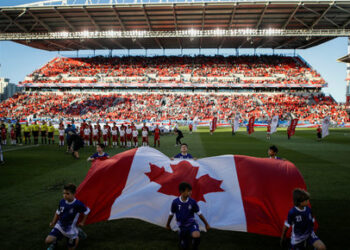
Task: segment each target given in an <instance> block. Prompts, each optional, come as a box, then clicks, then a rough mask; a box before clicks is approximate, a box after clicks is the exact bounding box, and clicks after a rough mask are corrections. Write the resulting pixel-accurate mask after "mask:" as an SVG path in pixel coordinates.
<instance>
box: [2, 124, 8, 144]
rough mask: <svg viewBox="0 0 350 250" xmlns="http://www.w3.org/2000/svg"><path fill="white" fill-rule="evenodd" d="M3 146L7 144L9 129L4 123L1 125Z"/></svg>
mask: <svg viewBox="0 0 350 250" xmlns="http://www.w3.org/2000/svg"><path fill="white" fill-rule="evenodd" d="M1 144H3V145H6V144H7V128H6V125H5V124H4V123H3V124H2V125H1Z"/></svg>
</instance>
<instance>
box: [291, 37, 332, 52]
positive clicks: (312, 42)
mask: <svg viewBox="0 0 350 250" xmlns="http://www.w3.org/2000/svg"><path fill="white" fill-rule="evenodd" d="M323 39H325V38H324V37H320V38H318V39H315V40H313V41H310V42H309V43H307V44H304V45H302V46H299V47H298V48H297V49H304V48H307V47H309V46H310V45H312V44H315V43H318V42H319V41H322V40H323Z"/></svg>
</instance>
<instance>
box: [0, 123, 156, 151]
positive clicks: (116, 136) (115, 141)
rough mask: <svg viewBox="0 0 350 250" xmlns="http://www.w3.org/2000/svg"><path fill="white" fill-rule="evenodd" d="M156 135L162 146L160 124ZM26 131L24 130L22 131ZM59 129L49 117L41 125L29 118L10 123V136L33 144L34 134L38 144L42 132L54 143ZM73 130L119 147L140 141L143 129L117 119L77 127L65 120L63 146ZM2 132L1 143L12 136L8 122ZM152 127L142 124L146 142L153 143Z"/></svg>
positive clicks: (61, 136)
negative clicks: (31, 121)
mask: <svg viewBox="0 0 350 250" xmlns="http://www.w3.org/2000/svg"><path fill="white" fill-rule="evenodd" d="M152 130H153V131H152V132H153V135H154V146H156V144H157V145H158V146H160V134H161V128H160V127H159V126H158V125H156V126H155V127H154V129H152ZM22 131H23V133H22ZM56 131H57V130H56V129H55V127H54V126H53V125H52V123H51V122H49V124H47V123H46V122H45V121H44V122H42V124H41V125H39V124H38V123H37V122H36V121H35V122H34V123H33V124H32V125H29V124H28V122H27V123H26V124H25V125H21V124H19V123H16V124H15V125H11V126H10V138H11V144H12V145H16V144H17V143H22V141H23V139H22V138H23V137H24V143H25V144H31V137H32V138H33V142H34V144H38V142H39V136H40V137H41V143H42V144H47V143H48V144H51V143H52V144H54V143H55V132H56ZM69 131H73V132H74V133H78V131H79V133H78V134H79V135H80V137H81V138H82V139H83V140H84V144H85V145H86V146H90V145H93V146H96V145H97V144H99V143H100V142H101V139H102V142H103V144H104V145H105V146H113V147H116V146H118V145H120V146H122V147H131V146H137V145H138V136H139V131H138V129H137V128H136V126H135V125H134V123H131V125H124V124H122V125H121V126H119V127H118V126H117V125H116V123H113V126H112V127H111V126H110V125H108V124H105V125H104V126H102V128H101V125H100V124H99V123H97V124H95V125H92V124H91V122H89V123H85V122H84V123H82V124H81V126H80V128H79V127H76V126H75V125H74V124H72V125H70V124H68V125H67V127H66V128H65V127H64V124H63V123H61V124H59V127H58V135H59V146H64V143H65V142H64V141H65V136H66V140H67V141H68V137H69V135H68V132H69ZM0 133H1V144H5V145H6V144H7V138H8V129H7V127H6V125H5V124H4V123H2V124H0ZM150 134H151V131H150V129H149V127H148V126H146V123H144V124H143V127H142V128H141V136H142V146H149V139H148V137H149V135H150Z"/></svg>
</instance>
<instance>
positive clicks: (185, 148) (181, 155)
mask: <svg viewBox="0 0 350 250" xmlns="http://www.w3.org/2000/svg"><path fill="white" fill-rule="evenodd" d="M180 150H181V152H180V153H178V154H177V155H175V156H174V157H172V158H171V160H174V158H176V159H194V160H196V158H193V156H192V155H191V154H189V153H188V145H187V144H186V143H182V144H181V148H180Z"/></svg>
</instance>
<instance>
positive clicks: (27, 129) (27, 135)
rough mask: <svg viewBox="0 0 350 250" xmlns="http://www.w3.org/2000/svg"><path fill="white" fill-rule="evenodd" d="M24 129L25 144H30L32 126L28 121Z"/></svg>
mask: <svg viewBox="0 0 350 250" xmlns="http://www.w3.org/2000/svg"><path fill="white" fill-rule="evenodd" d="M23 131H24V144H27V143H28V144H30V132H31V131H32V128H31V126H30V125H29V124H28V122H26V125H25V126H24V128H23Z"/></svg>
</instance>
